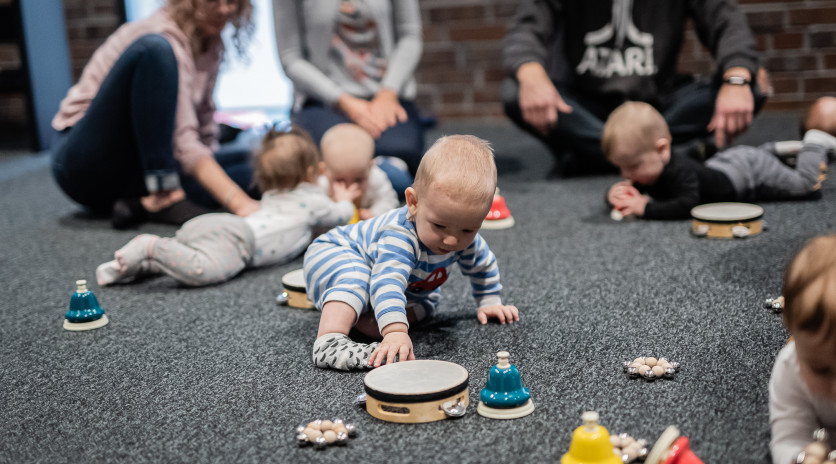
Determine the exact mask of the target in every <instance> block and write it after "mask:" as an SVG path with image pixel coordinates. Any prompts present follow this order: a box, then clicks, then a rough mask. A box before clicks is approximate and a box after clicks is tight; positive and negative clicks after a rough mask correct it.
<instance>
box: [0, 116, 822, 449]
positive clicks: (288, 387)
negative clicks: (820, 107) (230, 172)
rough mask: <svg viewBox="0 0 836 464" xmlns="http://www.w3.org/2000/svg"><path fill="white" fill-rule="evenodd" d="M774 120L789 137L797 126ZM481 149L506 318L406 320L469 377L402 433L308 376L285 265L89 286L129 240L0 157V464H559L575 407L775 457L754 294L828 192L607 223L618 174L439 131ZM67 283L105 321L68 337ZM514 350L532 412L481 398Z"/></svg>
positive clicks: (699, 442)
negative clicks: (347, 435) (654, 373)
mask: <svg viewBox="0 0 836 464" xmlns="http://www.w3.org/2000/svg"><path fill="white" fill-rule="evenodd" d="M794 127H795V123H794V117H793V116H791V115H790V116H782V115H772V116H771V117H770V116H767V117H764V118H762V119H761V120H759V121H758V123H757V124H756V125H755V128H754V129H753V131H752V133H750V134H749V135H747V137H746V138H744V139H743V140H742V141H746V142H749V143H755V142H759V141H763V140H766V139H768V138H771V137H793V136H795V134H793V133H792V132H791V131H792V129H793V128H794ZM787 131H790V132H789V133H788V132H787ZM456 132H469V133H474V134H476V135H481V136H483V137H485V138H487V139H489V140H491V141H492V142H493V143H494V145H495V147H496V149H497V157H498V162H499V165H500V167H501V170H502V173H501V176H500V187H501V189H502V192H503V194H504V195H505V196H506V199H507V201H508V204H509V206H510V208H511V211H512V212H513V214H514V217H515V218H516V221H517V225H516V227H514V228H513V229H510V230H506V231H485V232H483V235H484V236H485V237H486V239H487V240H488V242H489V243H490V245H491V247H492V249H493V251H494V252H495V253H496V255H497V257H498V259H499V263H500V267H501V271H502V276H503V280H502V281H503V285H504V287H505V289H504V294H503V297H504V300H505V301H506V302H507V303H510V304H514V305H516V306H517V307H518V308H519V309H520V312H521V320H520V322H519V323H516V324H513V325H510V326H500V325H498V324H489V325H487V326H480V325H479V324H478V323H477V321H476V318H475V307H474V304H473V302H472V299H471V298H470V296H469V291H468V288H467V284H466V281H465V280H464V279H463V278H462V277H461V276H460V275H459V274H458V273H456V274H454V276H453V277H452V278H451V279H450V281H449V282H448V283H447V284H445V286H444V288H443V300H442V305H443V309H442V311H441V312H440V314H439V316H438V318H437V320H436V321H435V322H434V323H433V324H432V325H431V326H430V327H428V328H425V329H422V330H419V331H415V332H414V333H413V340H414V343H415V351H416V355H417V356H419V357H420V358H429V359H442V360H448V361H453V362H456V363H459V364H461V365H462V366H464V367H465V368H466V369H467V370H468V371H469V373H470V385H471V392H470V399H471V402H472V403H473V404H472V406H471V407H470V408H469V409H468V412H467V414H466V415H465V416H464V417H463V418H461V419H458V420H447V421H441V422H434V423H429V424H420V425H400V424H394V423H387V422H383V421H380V420H377V419H375V418H373V417H371V416H370V415H368V414H367V413H366V412H365V411H364V410H362V409H358V408H357V407H356V406H354V405H353V400H354V398H355V397H356V396H357V395H358V394H359V393H362V391H363V375H364V374H363V373H362V372H351V373H345V372H334V371H325V370H320V369H316V368H315V367H313V365H312V363H311V359H310V356H311V355H310V353H311V344H312V341H313V339H314V334H315V331H316V326H317V323H318V314H317V313H316V312H313V311H301V310H294V309H288V308H286V307H280V306H277V305H276V304H275V302H274V299H275V296H276V293H277V292H278V291H279V289H280V279H281V276H282V275H283V274H284V273H285V272H287V271H290V270H292V269H295V268H298V267H300V265H301V259H299V260H297V261H295V262H293V263H292V264H289V265H286V266H281V267H276V268H270V269H262V270H256V271H251V272H246V273H244V274H243V275H241V276H239V277H238V278H236V279H234V280H232V281H231V282H228V283H225V284H222V285H218V286H214V287H208V288H200V289H190V288H183V287H180V286H178V285H177V284H176V283H175V282H174V281H173V280H171V279H169V278H165V277H163V278H157V279H152V280H146V281H144V282H141V283H138V284H135V285H129V286H118V287H112V288H110V287H108V288H99V287H98V286H96V285H95V282H94V281H95V276H94V270H95V268H96V265H98V264H99V263H101V262H104V261H106V260H109V259H110V258H111V256H112V253H113V251H114V250H115V249H117V248H119V247H120V246H121V245H122V244H124V243H125V242H126V241H127V240H128V239H130V238H131V237H132V236H133V235H135V234H136V233H137V232H139V231H141V232H152V233H160V234H172V233H173V232H174V230H175V229H174V228H173V227H166V226H159V225H147V226H143V227H142V228H141V229H140V230H139V231H125V232H120V231H114V230H111V229H110V227H109V224H108V222H107V221H106V220H100V219H91V218H89V217H86V216H85V215H84V214H83V212H82V211H81V210H80V209H79V208H78V207H77V206H76V205H74V204H73V203H72V202H70V201H69V200H68V199H67V198H66V197H64V196H63V194H61V193H60V192H59V191H58V189H57V187H56V186H55V184H54V182H53V181H52V178H51V174H50V172H49V169H48V167H47V162H46V158H45V157H44V156H43V155H40V156H25V157H12V158H11V159H4V160H3V161H2V164H0V198H2V200H0V205H2V211H3V214H2V217H0V243H2V244H3V251H2V253H0V264H2V267H0V278H1V279H0V281H2V282H3V286H4V291H3V297H2V316H3V324H0V359H2V362H0V366H1V367H0V397H2V399H3V401H2V410H3V411H2V414H0V417H1V418H2V419H0V462H14V463H19V462H103V461H108V462H112V461H124V462H137V461H152V462H339V463H343V462H368V463H384V462H386V463H391V462H459V463H487V462H557V461H558V460H559V458H560V456H561V455H562V454H563V453H565V452H566V451H567V450H568V447H569V442H570V437H571V433H572V431H573V430H574V429H575V427H577V426H579V425H580V424H581V420H580V416H581V413H582V412H583V411H586V410H596V411H598V412H599V413H600V415H601V423H602V425H604V426H605V427H607V428H608V429H609V431H610V432H611V433H621V432H628V433H630V434H631V435H633V436H634V437H641V438H646V439H648V440H649V441H651V442H652V441H654V440H655V439H656V438H657V437H658V436H659V434H660V433H661V432H662V431H663V430H664V429H665V427H667V426H668V425H677V426H678V427H679V428H680V429H681V430H682V431H683V434H684V435H686V436H688V437H689V438H690V440H691V444H692V448H693V450H694V451H695V453H696V454H697V455H698V456H700V457H701V458H702V460H703V461H704V462H706V463H718V462H735V463H741V462H743V463H766V462H768V461H769V452H768V441H769V425H768V417H767V415H768V411H767V390H766V385H767V380H768V378H769V372H770V369H771V365H772V362H773V359H774V356H775V354H776V353H777V351H778V350H779V349H780V348H781V346H782V345H783V344H784V343H785V341H786V339H787V333H786V331H785V330H784V329H783V328H782V326H781V321H780V316H779V315H776V314H773V313H772V312H771V311H769V310H766V309H763V307H762V301H763V300H764V298H766V297H770V296H775V295H777V294H778V292H779V290H780V280H781V274H782V267H783V265H784V263H785V261H786V259H787V258H788V257H789V256H790V255H791V254H792V253H793V252H794V251H795V250H797V249H798V247H799V246H800V245H801V244H802V243H803V241H804V240H805V239H807V238H809V237H812V236H815V235H817V234H821V233H824V232H826V231H830V230H833V228H834V218H836V214H834V213H836V187H835V186H834V184H833V183H832V182H831V183H828V184H826V186H825V188H824V191H823V193H824V198H823V199H822V200H820V201H814V202H786V203H770V204H764V205H763V206H764V208H765V210H766V213H765V218H766V220H767V222H768V224H769V226H770V227H769V230H768V231H767V232H765V233H763V234H761V235H759V236H755V237H751V238H749V239H745V240H731V241H720V240H709V239H697V238H694V237H692V236H691V235H689V232H688V230H689V227H690V223H689V222H688V221H675V222H652V223H651V222H630V223H615V222H613V221H611V220H610V219H609V217H608V215H607V211H606V209H605V208H604V206H603V201H602V200H603V195H604V191H605V189H606V188H607V187H608V186H609V185H610V184H611V183H613V182H614V181H616V180H617V179H616V177H615V176H598V177H587V178H572V179H552V178H550V176H549V172H550V171H551V167H552V161H551V158H550V156H549V155H548V154H547V153H546V152H545V151H544V150H543V148H542V147H541V146H540V145H539V144H538V143H537V142H535V141H534V140H532V139H530V138H528V137H527V136H524V135H522V134H521V133H520V132H518V131H517V130H515V129H514V128H512V127H510V126H509V125H507V124H505V123H497V124H478V123H458V124H448V125H443V126H441V127H438V128H436V129H434V131H433V132H432V133H431V134H430V140H432V139H434V138H435V137H436V136H437V135H438V134H439V133H447V134H449V133H456ZM76 279H87V280H88V281H90V282H91V289H92V290H93V291H94V293H95V294H96V296H97V297H98V299H99V302H100V303H101V304H102V306H103V307H104V308H105V309H106V310H107V314H108V315H109V317H110V319H111V322H110V324H109V325H108V326H106V327H104V328H102V329H98V330H95V331H91V332H84V333H72V332H68V331H65V330H63V329H62V327H61V325H62V319H63V314H64V312H65V311H66V309H67V307H68V303H69V298H70V295H71V293H72V292H73V291H74V288H75V286H74V282H75V280H76ZM503 349H505V350H508V351H510V352H511V361H512V363H514V364H515V365H517V367H518V368H519V369H520V371H521V373H522V378H523V382H524V384H525V385H526V386H527V387H528V388H530V390H531V394H532V397H533V400H534V402H535V404H536V410H535V412H534V413H533V414H532V415H530V416H528V417H525V418H522V419H517V420H511V421H499V420H491V419H487V418H484V417H481V416H479V415H478V414H477V413H476V410H475V402H476V401H478V393H479V390H480V389H481V388H482V387H483V386H484V385H485V381H486V378H487V375H488V371H489V368H490V367H491V366H492V365H493V364H495V362H496V358H495V353H496V352H497V351H499V350H503ZM640 355H657V356H666V357H668V358H669V359H671V360H677V361H680V362H681V363H682V370H681V372H680V373H679V374H677V376H676V377H675V379H673V380H659V381H656V382H652V383H648V382H645V381H642V380H634V379H629V378H628V377H627V376H625V374H623V373H622V371H621V362H622V361H623V360H627V359H632V358H633V357H636V356H640ZM338 417H339V418H344V419H345V420H346V421H348V422H352V423H354V424H356V426H357V428H358V429H359V431H360V434H359V436H358V437H357V438H355V439H352V440H351V441H350V443H349V444H348V446H346V447H344V448H338V447H334V448H328V449H326V450H322V451H316V450H313V449H311V448H298V447H297V446H296V444H295V441H294V437H293V435H294V434H293V431H294V428H295V426H296V425H298V424H300V423H306V422H308V421H310V420H313V419H316V418H338Z"/></svg>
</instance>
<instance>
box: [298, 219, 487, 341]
mask: <svg viewBox="0 0 836 464" xmlns="http://www.w3.org/2000/svg"><path fill="white" fill-rule="evenodd" d="M407 215H408V212H407V208H406V207H405V206H404V207H401V208H399V209H396V210H393V211H390V212H388V213H386V214H383V215H381V216H377V217H375V218H372V219H369V220H367V221H362V222H360V223H357V224H352V225H348V226H342V227H337V228H335V229H332V230H331V231H330V232H328V233H326V234H324V235H321V236H320V237H318V238H317V239H316V240H314V242H313V244H312V245H311V247H310V248H309V249H308V253H306V255H305V275H306V280H307V285H308V289H309V295H310V296H312V300H313V301H314V302H315V303H316V304H317V305H319V304H320V302H321V301H323V296H327V294H328V292H329V291H331V290H332V289H331V288H330V287H331V285H330V284H331V282H335V281H336V279H334V277H335V274H336V273H340V272H347V270H350V271H351V272H354V273H356V272H357V269H356V268H355V267H354V266H353V265H352V264H351V261H355V262H356V261H357V260H358V259H359V261H360V262H357V264H365V267H367V268H371V275H370V276H368V283H366V282H359V283H361V284H363V286H365V287H366V288H368V294H369V296H370V299H371V307H372V308H373V309H374V312H375V318H376V319H377V322H378V326H379V327H380V328H381V330H382V329H383V328H384V327H385V326H387V325H389V324H391V323H394V322H403V323H407V321H406V310H405V306H406V303H407V301H420V300H422V299H428V300H430V301H431V302H432V303H433V304H435V303H437V301H438V299H439V290H438V287H439V286H440V285H441V284H443V283H444V281H446V280H447V277H448V275H449V273H448V269H449V268H450V266H452V265H453V263H458V264H459V269H460V270H461V272H462V274H464V275H466V276H467V277H468V278H469V279H470V285H471V288H472V290H473V297H474V299H475V300H476V302H477V304H478V306H479V307H482V306H489V305H496V304H501V302H502V300H501V298H500V296H499V293H500V290H501V289H502V285H500V283H499V268H498V266H497V264H496V257H495V256H494V254H493V253H492V252H491V250H490V249H489V248H488V245H487V243H486V242H485V240H484V239H483V238H482V237H481V236H480V235H479V234H476V237H475V238H474V240H473V243H471V244H470V246H468V247H467V248H466V249H464V250H462V251H458V252H451V253H446V254H443V255H436V254H433V253H432V251H430V250H429V249H427V247H425V246H424V245H423V244H422V243H421V242H420V240H419V239H418V234H417V232H416V229H415V223H414V222H413V221H411V220H408V219H407ZM327 244H331V245H335V246H338V247H342V248H348V249H351V250H353V251H354V252H355V253H356V255H355V253H345V252H341V251H339V249H336V250H335V249H334V247H333V246H328V245H327ZM353 283H358V282H353ZM310 290H313V291H312V292H311V291H310ZM353 296H356V297H357V300H355V301H361V302H362V304H364V305H367V304H368V303H369V302H367V301H363V300H364V298H363V297H362V296H361V295H357V294H356V292H355V293H353ZM353 296H352V297H350V298H349V299H353ZM355 309H356V308H355Z"/></svg>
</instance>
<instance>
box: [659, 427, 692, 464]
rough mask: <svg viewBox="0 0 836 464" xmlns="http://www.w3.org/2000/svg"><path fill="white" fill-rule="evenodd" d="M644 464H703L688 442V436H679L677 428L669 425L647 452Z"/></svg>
mask: <svg viewBox="0 0 836 464" xmlns="http://www.w3.org/2000/svg"><path fill="white" fill-rule="evenodd" d="M645 464H704V463H703V462H702V461H701V460H700V458H698V457H697V456H696V455H695V454H694V452H693V451H691V447H690V446H689V444H688V437H683V436H680V434H679V429H677V428H676V427H674V426H673V425H671V426H670V427H668V428H667V429H665V431H664V432H662V435H661V436H659V439H658V440H656V444H655V445H654V446H653V449H652V450H650V453H648V454H647V459H646V460H645Z"/></svg>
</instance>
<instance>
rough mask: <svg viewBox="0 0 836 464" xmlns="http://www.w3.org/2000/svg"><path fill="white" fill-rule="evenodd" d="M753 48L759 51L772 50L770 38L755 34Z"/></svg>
mask: <svg viewBox="0 0 836 464" xmlns="http://www.w3.org/2000/svg"><path fill="white" fill-rule="evenodd" d="M755 48H757V49H758V50H760V51H763V50H767V49H769V48H772V41H771V36H770V35H769V34H755Z"/></svg>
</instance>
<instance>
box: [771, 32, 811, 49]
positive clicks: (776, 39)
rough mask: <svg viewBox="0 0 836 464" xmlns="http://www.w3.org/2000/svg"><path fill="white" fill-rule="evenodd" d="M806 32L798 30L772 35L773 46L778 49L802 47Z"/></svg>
mask: <svg viewBox="0 0 836 464" xmlns="http://www.w3.org/2000/svg"><path fill="white" fill-rule="evenodd" d="M803 46H804V34H800V33H797V32H791V33H779V34H774V35H773V36H772V47H773V48H775V49H778V50H786V49H795V48H802V47H803Z"/></svg>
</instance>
